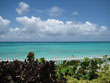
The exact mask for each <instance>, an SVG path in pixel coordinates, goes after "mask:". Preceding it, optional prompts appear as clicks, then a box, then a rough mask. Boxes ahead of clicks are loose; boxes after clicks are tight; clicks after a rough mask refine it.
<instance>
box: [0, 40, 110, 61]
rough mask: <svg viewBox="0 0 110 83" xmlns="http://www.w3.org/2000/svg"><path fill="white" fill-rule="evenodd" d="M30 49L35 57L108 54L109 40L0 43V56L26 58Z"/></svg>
mask: <svg viewBox="0 0 110 83" xmlns="http://www.w3.org/2000/svg"><path fill="white" fill-rule="evenodd" d="M30 51H33V52H34V53H35V57H37V58H40V57H45V58H46V57H54V56H55V57H61V56H64V57H72V55H74V56H75V57H83V56H93V57H94V56H103V55H105V54H110V42H81V43H79V42H78V43H75V42H74V43H0V58H6V57H7V58H11V59H13V58H26V56H27V54H28V52H30Z"/></svg>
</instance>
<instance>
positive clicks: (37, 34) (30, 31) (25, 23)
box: [0, 16, 110, 39]
mask: <svg viewBox="0 0 110 83" xmlns="http://www.w3.org/2000/svg"><path fill="white" fill-rule="evenodd" d="M16 21H17V22H18V23H20V24H21V25H22V27H15V28H9V29H8V32H6V33H5V34H2V35H1V36H0V37H1V38H18V39H19V38H20V39H24V38H42V37H43V38H44V37H52V38H54V37H56V38H57V37H58V38H59V37H61V38H65V37H67V36H68V37H75V36H89V37H92V36H101V35H103V36H106V35H110V34H109V32H110V31H109V30H108V28H107V27H106V26H98V25H97V24H94V23H91V22H89V21H86V22H85V23H81V22H74V21H66V22H63V21H60V20H56V19H47V20H42V19H41V18H39V17H34V16H32V17H31V18H29V17H27V16H23V17H16ZM0 23H2V24H0V30H2V29H1V26H3V27H6V26H8V24H9V23H10V21H9V20H6V19H3V18H2V17H0ZM1 32H2V31H1Z"/></svg>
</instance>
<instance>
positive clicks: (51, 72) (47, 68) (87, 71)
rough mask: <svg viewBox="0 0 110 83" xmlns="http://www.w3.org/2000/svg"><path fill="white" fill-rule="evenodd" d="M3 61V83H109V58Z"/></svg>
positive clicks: (31, 57)
mask: <svg viewBox="0 0 110 83" xmlns="http://www.w3.org/2000/svg"><path fill="white" fill-rule="evenodd" d="M27 58H28V60H25V61H18V60H15V61H12V62H8V61H5V62H4V61H2V62H0V83H110V64H107V61H109V62H110V57H108V56H107V55H106V56H104V57H103V58H93V59H89V58H85V59H83V60H72V61H63V64H57V65H55V63H54V61H45V58H40V59H39V60H38V59H36V60H34V53H32V52H30V53H29V54H28V56H27Z"/></svg>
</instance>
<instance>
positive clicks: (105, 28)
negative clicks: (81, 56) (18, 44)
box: [0, 0, 110, 41]
mask: <svg viewBox="0 0 110 83" xmlns="http://www.w3.org/2000/svg"><path fill="white" fill-rule="evenodd" d="M0 41H110V0H0Z"/></svg>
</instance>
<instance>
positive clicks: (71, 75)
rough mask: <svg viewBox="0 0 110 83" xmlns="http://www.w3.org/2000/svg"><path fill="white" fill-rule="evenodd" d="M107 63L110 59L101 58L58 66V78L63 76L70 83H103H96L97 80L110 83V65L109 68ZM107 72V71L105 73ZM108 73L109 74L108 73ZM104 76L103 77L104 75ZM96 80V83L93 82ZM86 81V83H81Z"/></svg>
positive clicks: (64, 63) (75, 61) (86, 59)
mask: <svg viewBox="0 0 110 83" xmlns="http://www.w3.org/2000/svg"><path fill="white" fill-rule="evenodd" d="M107 61H110V57H108V56H104V57H103V58H102V59H101V58H93V59H89V58H85V59H84V60H81V61H79V60H73V61H69V62H66V61H64V62H63V64H61V65H58V66H57V71H58V76H62V77H64V78H66V79H67V82H68V83H88V81H89V82H91V83H103V82H101V81H100V82H96V81H97V80H99V79H100V80H102V79H103V81H105V80H106V81H107V82H106V81H105V82H106V83H109V82H110V80H109V78H110V68H109V67H110V65H108V67H106V66H107ZM103 70H105V71H103ZM106 72H107V73H106ZM102 74H103V75H102ZM94 80H95V82H93V81H94ZM81 81H84V82H81ZM86 81H87V82H86Z"/></svg>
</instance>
